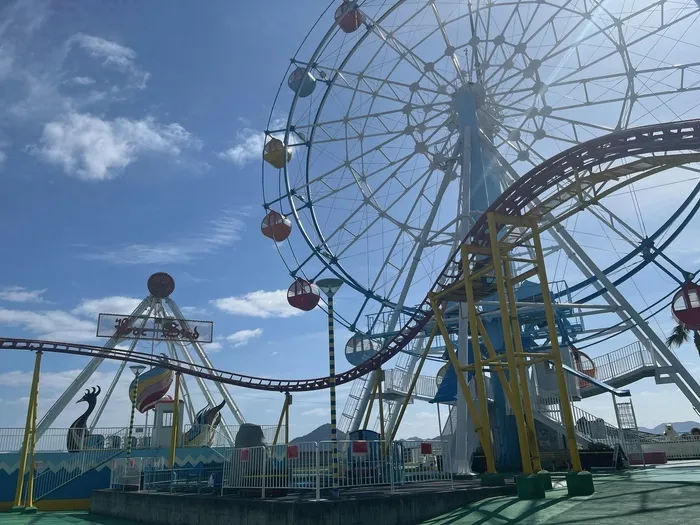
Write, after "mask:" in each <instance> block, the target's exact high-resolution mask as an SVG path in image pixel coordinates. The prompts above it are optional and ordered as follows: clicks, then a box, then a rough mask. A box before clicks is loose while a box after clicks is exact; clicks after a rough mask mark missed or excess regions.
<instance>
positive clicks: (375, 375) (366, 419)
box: [362, 373, 382, 430]
mask: <svg viewBox="0 0 700 525" xmlns="http://www.w3.org/2000/svg"><path fill="white" fill-rule="evenodd" d="M372 377H376V379H377V380H376V381H375V382H374V385H372V394H371V397H370V399H369V404H368V405H367V412H365V421H364V424H363V425H362V428H363V429H365V430H367V425H369V418H370V416H371V415H372V407H373V406H374V396H375V395H376V393H377V386H378V385H379V381H381V380H382V378H381V377H378V376H377V374H376V373H374V374H372Z"/></svg>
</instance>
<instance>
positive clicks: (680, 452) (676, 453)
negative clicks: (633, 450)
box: [642, 435, 700, 461]
mask: <svg viewBox="0 0 700 525" xmlns="http://www.w3.org/2000/svg"><path fill="white" fill-rule="evenodd" d="M642 450H644V452H646V453H649V452H663V453H664V454H666V458H667V459H669V460H672V461H673V460H675V461H682V460H691V459H700V436H696V435H685V436H678V437H675V438H673V439H671V440H665V438H664V436H659V437H658V438H656V437H655V436H654V437H652V436H645V437H644V438H643V439H642Z"/></svg>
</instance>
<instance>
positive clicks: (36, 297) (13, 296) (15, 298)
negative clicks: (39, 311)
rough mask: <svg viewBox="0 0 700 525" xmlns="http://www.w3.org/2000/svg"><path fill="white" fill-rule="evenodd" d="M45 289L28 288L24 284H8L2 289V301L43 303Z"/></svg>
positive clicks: (0, 298)
mask: <svg viewBox="0 0 700 525" xmlns="http://www.w3.org/2000/svg"><path fill="white" fill-rule="evenodd" d="M45 292H46V288H44V289H43V290H28V289H27V288H24V287H22V286H8V287H7V288H3V289H0V301H10V302H13V303H43V302H44V298H43V297H42V295H44V293H45Z"/></svg>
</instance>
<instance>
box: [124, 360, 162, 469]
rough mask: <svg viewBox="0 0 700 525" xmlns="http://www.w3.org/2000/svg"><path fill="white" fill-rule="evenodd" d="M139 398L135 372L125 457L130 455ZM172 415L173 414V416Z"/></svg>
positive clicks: (137, 375)
mask: <svg viewBox="0 0 700 525" xmlns="http://www.w3.org/2000/svg"><path fill="white" fill-rule="evenodd" d="M138 398H139V374H138V373H137V374H136V383H135V384H134V395H133V396H131V415H130V416H129V432H128V434H127V438H126V459H129V458H130V457H131V439H132V436H133V434H134V416H135V415H136V400H137V399H138ZM173 417H174V416H173Z"/></svg>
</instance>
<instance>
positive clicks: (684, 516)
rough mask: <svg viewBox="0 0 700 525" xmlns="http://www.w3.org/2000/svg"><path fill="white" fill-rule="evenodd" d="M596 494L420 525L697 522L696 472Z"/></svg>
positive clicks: (651, 476) (554, 496) (498, 506)
mask: <svg viewBox="0 0 700 525" xmlns="http://www.w3.org/2000/svg"><path fill="white" fill-rule="evenodd" d="M595 483H596V493H595V494H594V495H593V496H589V497H585V498H582V497H577V498H569V497H567V495H566V488H565V487H564V486H563V483H557V488H555V490H553V491H551V492H548V493H547V499H545V500H541V501H534V502H533V501H518V499H517V498H513V497H500V498H491V499H488V500H484V501H481V502H479V503H476V504H474V505H469V506H467V507H464V508H462V509H460V510H457V511H454V512H451V513H450V514H447V515H445V516H442V517H440V518H435V519H433V520H430V521H426V522H425V523H424V525H515V524H518V525H540V524H546V525H575V524H584V523H586V524H591V525H637V524H639V525H647V524H658V525H676V524H682V525H689V524H692V523H700V467H699V466H698V465H697V464H695V465H693V466H673V467H664V468H656V469H649V470H644V471H635V472H631V473H625V474H619V475H615V474H608V475H597V476H596V478H595ZM67 524H73V525H91V524H99V525H135V523H133V522H128V521H123V520H115V519H112V518H103V517H90V516H88V514H87V513H86V512H51V513H49V512H40V513H38V514H34V515H26V514H25V515H23V514H5V513H2V514H0V525H67Z"/></svg>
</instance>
